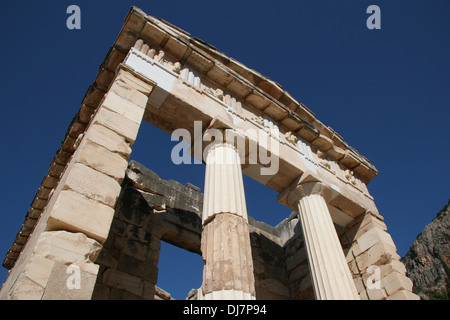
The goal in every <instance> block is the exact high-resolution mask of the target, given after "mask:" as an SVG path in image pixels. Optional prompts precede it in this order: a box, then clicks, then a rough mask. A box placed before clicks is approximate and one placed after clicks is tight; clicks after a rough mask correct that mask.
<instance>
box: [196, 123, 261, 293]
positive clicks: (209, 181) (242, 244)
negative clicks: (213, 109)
mask: <svg viewBox="0 0 450 320" xmlns="http://www.w3.org/2000/svg"><path fill="white" fill-rule="evenodd" d="M213 130H218V129H213ZM211 132H212V131H211V129H209V130H207V131H206V132H205V135H204V140H205V141H206V140H209V141H211V139H210V137H208V135H211ZM216 132H218V131H216ZM219 132H220V133H221V134H223V136H224V139H223V140H222V141H220V142H219V141H217V140H215V141H214V142H213V143H211V144H210V145H209V146H207V149H205V152H204V154H205V162H206V174H205V191H204V202H203V218H202V223H203V231H202V241H201V249H202V256H203V260H204V262H205V266H204V269H203V283H202V287H201V293H200V297H201V298H203V299H205V300H254V299H255V280H254V276H253V261H252V253H251V247H250V235H249V230H248V219H247V207H246V202H245V193H244V184H243V180H242V170H241V162H240V157H239V152H238V150H237V147H236V144H235V143H234V142H233V141H230V140H232V139H228V138H226V137H230V136H235V131H232V130H231V129H225V130H223V129H221V130H219Z"/></svg>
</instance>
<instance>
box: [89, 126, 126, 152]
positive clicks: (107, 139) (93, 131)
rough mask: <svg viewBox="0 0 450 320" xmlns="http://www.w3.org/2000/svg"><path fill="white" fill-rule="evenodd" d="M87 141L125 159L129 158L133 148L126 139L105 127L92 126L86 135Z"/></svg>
mask: <svg viewBox="0 0 450 320" xmlns="http://www.w3.org/2000/svg"><path fill="white" fill-rule="evenodd" d="M86 139H88V140H90V141H92V142H94V143H96V144H98V145H101V146H103V147H105V148H106V149H108V150H109V151H111V152H115V153H119V154H121V155H123V156H124V157H125V158H128V157H129V156H130V154H131V148H130V146H129V145H128V143H127V142H126V141H125V139H124V138H123V137H122V136H120V135H118V134H117V133H115V132H114V131H112V130H110V129H108V128H106V127H104V126H101V125H98V124H94V125H92V126H91V127H90V128H89V130H88V132H87V133H86Z"/></svg>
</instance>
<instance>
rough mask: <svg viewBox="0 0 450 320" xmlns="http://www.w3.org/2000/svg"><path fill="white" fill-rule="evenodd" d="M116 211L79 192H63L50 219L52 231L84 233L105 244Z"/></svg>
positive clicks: (49, 223)
mask: <svg viewBox="0 0 450 320" xmlns="http://www.w3.org/2000/svg"><path fill="white" fill-rule="evenodd" d="M113 216H114V209H112V208H111V207H109V206H106V205H104V204H102V203H100V202H98V201H95V200H92V199H89V198H87V197H86V196H83V195H81V194H79V193H77V192H73V191H70V190H63V191H61V193H60V195H59V197H58V200H56V203H55V205H54V208H53V210H52V212H51V213H50V216H49V219H48V225H49V228H51V229H65V230H68V231H72V232H83V233H84V234H86V235H87V236H89V237H91V238H93V239H95V240H97V241H99V242H100V243H103V242H104V241H105V240H106V238H107V236H108V232H109V227H110V225H111V221H112V218H113Z"/></svg>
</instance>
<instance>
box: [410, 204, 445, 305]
mask: <svg viewBox="0 0 450 320" xmlns="http://www.w3.org/2000/svg"><path fill="white" fill-rule="evenodd" d="M449 211H450V200H449V203H448V204H447V205H446V206H444V208H442V210H441V211H439V213H438V214H437V216H436V218H434V219H433V221H432V222H431V223H430V224H428V225H427V226H426V227H425V229H424V230H423V231H422V232H421V233H420V234H419V235H418V236H417V238H416V240H415V241H414V242H413V244H412V245H411V247H410V249H409V251H408V252H407V253H406V255H405V257H403V259H402V261H403V263H404V264H405V266H406V269H407V274H408V277H409V278H410V279H411V280H412V281H413V283H414V289H413V291H414V293H416V294H418V295H419V296H420V297H421V298H422V299H426V300H449V299H450V280H449V276H450V269H449V266H450V245H449V243H450V218H449Z"/></svg>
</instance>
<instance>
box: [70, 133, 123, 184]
mask: <svg viewBox="0 0 450 320" xmlns="http://www.w3.org/2000/svg"><path fill="white" fill-rule="evenodd" d="M80 148H81V150H80V153H79V154H78V157H77V162H79V163H82V164H85V165H87V166H89V167H91V168H93V169H95V170H97V171H100V172H102V173H104V174H106V175H108V176H110V177H112V178H114V179H115V180H117V181H118V182H119V183H121V182H122V180H123V177H124V176H125V170H126V169H127V160H126V159H124V158H123V157H122V156H121V155H120V154H118V153H114V152H111V151H109V150H108V149H106V148H104V147H103V146H101V145H98V144H96V143H93V142H91V141H89V140H87V141H86V143H84V144H83V145H82V146H80Z"/></svg>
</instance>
